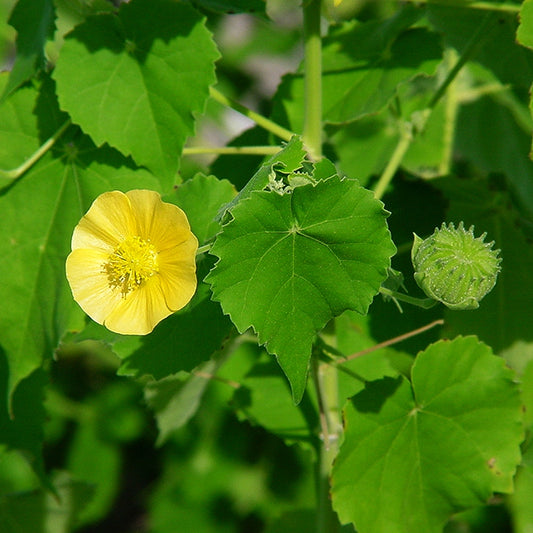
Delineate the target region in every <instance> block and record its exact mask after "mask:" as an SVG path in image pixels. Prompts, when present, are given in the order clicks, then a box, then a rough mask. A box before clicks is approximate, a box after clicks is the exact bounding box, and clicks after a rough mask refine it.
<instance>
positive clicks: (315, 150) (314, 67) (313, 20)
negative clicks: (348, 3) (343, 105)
mask: <svg viewBox="0 0 533 533" xmlns="http://www.w3.org/2000/svg"><path fill="white" fill-rule="evenodd" d="M304 4H305V2H304ZM320 10H321V0H310V1H309V2H307V4H306V5H304V8H303V16H304V54H305V56H304V57H305V58H304V72H305V78H304V85H305V89H304V105H305V113H304V116H305V120H304V130H303V135H302V136H303V141H304V144H305V146H306V148H307V150H308V151H309V153H310V154H311V157H313V158H314V159H320V157H321V155H322V40H321V35H320Z"/></svg>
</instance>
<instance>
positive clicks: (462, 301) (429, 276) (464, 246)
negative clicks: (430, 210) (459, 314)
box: [411, 222, 501, 309]
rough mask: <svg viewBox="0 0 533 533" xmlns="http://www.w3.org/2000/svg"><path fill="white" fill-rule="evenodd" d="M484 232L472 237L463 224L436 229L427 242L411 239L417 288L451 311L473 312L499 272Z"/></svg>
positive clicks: (496, 256)
mask: <svg viewBox="0 0 533 533" xmlns="http://www.w3.org/2000/svg"><path fill="white" fill-rule="evenodd" d="M486 236H487V234H486V233H484V234H483V235H481V237H478V238H476V237H474V226H471V227H470V229H469V230H468V231H467V230H465V228H464V225H463V223H462V222H460V223H459V226H458V227H457V229H456V228H455V226H454V225H453V222H451V223H450V224H449V225H448V226H446V224H445V223H443V224H442V226H441V227H440V229H439V228H436V229H435V231H434V232H433V235H431V236H430V237H428V238H427V239H421V238H420V237H418V236H417V235H416V234H415V236H414V243H413V249H412V251H411V260H412V262H413V266H414V269H415V280H416V282H417V283H418V286H419V287H420V288H421V289H422V290H423V291H424V292H425V293H426V294H427V295H428V296H429V297H431V298H433V299H434V300H438V301H439V302H442V303H443V304H444V305H446V306H447V307H449V308H450V309H476V308H477V307H479V301H480V300H481V299H482V298H483V297H484V296H485V295H486V294H487V293H488V292H490V291H491V290H492V288H493V287H494V285H495V283H496V278H497V277H498V272H499V271H500V262H501V259H500V258H499V257H498V254H499V250H493V249H492V247H493V245H494V242H490V243H485V242H483V241H484V239H485V237H486Z"/></svg>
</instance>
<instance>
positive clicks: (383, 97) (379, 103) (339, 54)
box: [273, 6, 442, 131]
mask: <svg viewBox="0 0 533 533" xmlns="http://www.w3.org/2000/svg"><path fill="white" fill-rule="evenodd" d="M419 16H420V11H418V10H416V9H413V8H412V6H410V7H408V8H406V9H404V10H401V11H399V12H398V13H397V14H396V15H394V16H393V17H391V18H390V19H387V20H385V21H375V20H373V21H370V22H366V23H359V22H357V21H350V22H346V23H344V24H342V25H340V26H339V27H338V28H335V29H334V30H333V31H332V33H331V35H329V36H328V37H327V38H325V39H324V46H323V73H324V75H323V119H324V120H325V121H327V122H330V123H344V122H349V121H352V120H354V119H358V118H361V117H364V116H366V115H369V114H372V113H377V112H379V111H381V110H382V109H383V108H384V107H385V106H386V105H387V104H388V103H389V102H390V101H391V99H392V98H393V97H394V95H395V94H396V90H397V87H398V85H399V84H400V83H404V82H406V81H408V80H410V79H412V78H414V77H416V76H420V75H422V74H426V75H431V74H434V72H435V70H436V68H437V65H438V63H439V62H440V60H441V56H442V52H441V48H440V43H439V37H438V36H437V34H435V33H432V32H429V31H428V30H427V29H424V28H413V29H407V28H409V26H410V25H411V24H413V23H414V22H415V21H416V20H417V18H418V17H419ZM303 94H304V79H303V76H302V75H288V76H286V77H285V78H284V79H283V82H282V84H281V85H280V88H279V90H278V94H277V96H276V107H275V110H274V113H273V116H274V119H275V120H278V121H280V122H282V123H288V124H289V125H290V127H291V128H292V129H293V131H302V126H303V120H304V109H303V100H304V98H303Z"/></svg>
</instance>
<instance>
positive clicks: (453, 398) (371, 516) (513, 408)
mask: <svg viewBox="0 0 533 533" xmlns="http://www.w3.org/2000/svg"><path fill="white" fill-rule="evenodd" d="M345 424H346V427H345V438H344V443H343V444H342V446H341V449H340V452H339V455H338V457H337V460H336V463H335V466H334V470H333V479H332V482H333V489H332V490H333V503H334V508H335V509H336V511H337V512H338V513H339V516H340V518H341V521H342V522H353V523H354V525H355V526H356V527H357V528H358V530H360V531H362V532H364V533H372V532H383V533H385V532H389V531H391V530H394V531H396V532H398V533H401V532H404V531H405V532H406V533H407V532H412V531H416V530H419V531H424V532H425V533H437V532H439V531H441V529H442V526H443V525H444V522H445V521H446V519H447V518H448V517H449V516H450V515H451V514H453V513H456V512H457V511H459V510H462V509H465V508H468V507H474V506H477V505H481V504H483V503H484V502H485V501H486V499H487V498H488V497H489V496H490V494H491V493H492V492H493V491H498V492H510V491H512V477H513V475H514V472H515V469H516V466H517V464H518V463H519V461H520V449H519V444H520V442H521V440H522V438H523V428H522V414H521V402H520V397H519V393H518V388H517V386H516V384H515V383H514V381H513V372H512V371H511V370H510V369H508V368H507V367H506V366H505V363H504V361H503V360H502V359H501V358H499V357H495V356H494V355H493V353H492V351H491V349H490V348H489V347H488V346H486V345H484V344H483V343H481V342H479V341H478V340H477V339H476V338H475V337H464V338H463V337H458V338H456V339H455V340H454V341H439V342H437V343H435V344H433V345H431V346H429V347H428V348H427V349H426V350H425V351H424V352H421V353H420V354H419V355H418V356H417V359H416V361H415V364H414V366H413V369H412V383H411V384H410V383H409V382H408V381H407V380H406V379H405V378H402V377H400V378H397V379H393V378H384V379H382V380H379V381H374V382H370V383H369V384H368V385H367V387H366V389H365V390H364V391H363V392H361V393H359V394H357V395H356V396H355V397H354V398H353V399H352V401H351V402H349V403H348V405H347V407H346V410H345ZM361 494H365V498H361V497H360V496H361ZM406 509H408V512H406Z"/></svg>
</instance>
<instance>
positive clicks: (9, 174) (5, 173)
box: [0, 119, 71, 180]
mask: <svg viewBox="0 0 533 533" xmlns="http://www.w3.org/2000/svg"><path fill="white" fill-rule="evenodd" d="M70 124H71V120H70V119H69V120H67V121H66V122H65V123H64V124H63V125H62V126H61V127H60V128H59V129H58V130H57V131H56V132H55V133H54V134H53V135H52V136H51V137H50V138H49V139H48V140H47V141H45V142H44V143H43V144H42V145H41V146H40V147H39V148H38V149H37V150H36V151H35V152H34V153H33V154H32V155H31V156H30V157H28V159H26V161H24V163H22V164H21V165H19V166H18V167H17V168H13V169H11V170H2V169H0V178H7V179H11V180H16V179H18V178H20V176H22V174H24V173H25V172H26V171H27V170H28V169H30V168H31V167H32V166H33V165H34V164H35V163H37V161H39V159H41V157H43V155H44V154H46V152H48V150H50V149H51V148H52V146H54V144H55V143H56V141H57V140H58V139H59V137H61V135H63V133H65V130H66V129H67V128H68V127H69V126H70Z"/></svg>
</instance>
